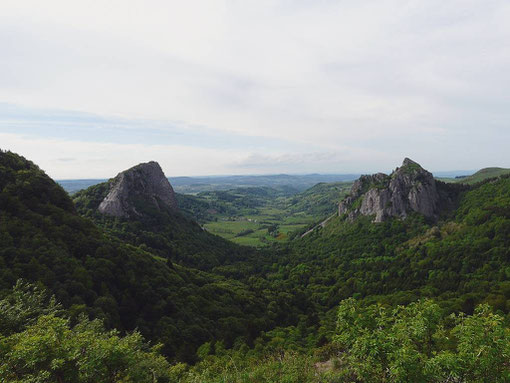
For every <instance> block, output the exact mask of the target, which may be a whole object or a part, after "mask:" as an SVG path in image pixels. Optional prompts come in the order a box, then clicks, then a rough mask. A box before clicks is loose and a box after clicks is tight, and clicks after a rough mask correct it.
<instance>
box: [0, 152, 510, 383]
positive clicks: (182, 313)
mask: <svg viewBox="0 0 510 383" xmlns="http://www.w3.org/2000/svg"><path fill="white" fill-rule="evenodd" d="M108 187H109V184H108V182H106V183H102V184H98V185H94V186H92V187H90V188H88V189H86V190H84V191H81V192H78V193H77V194H75V195H74V196H73V199H71V198H70V197H69V196H68V195H67V193H66V192H65V191H64V190H63V189H62V188H61V187H60V186H58V185H57V184H56V183H55V182H53V181H52V180H51V179H50V178H49V177H48V176H46V175H45V174H44V172H43V171H42V170H40V169H39V168H38V167H37V166H36V165H34V164H33V163H31V162H30V161H27V160H25V159H24V158H22V157H20V156H18V155H16V154H13V153H10V152H1V153H0V298H1V299H2V300H1V302H0V308H1V310H0V360H1V361H2V364H1V367H0V378H1V379H2V381H6V382H21V381H24V382H28V381H33V382H129V381H131V382H153V381H161V382H165V381H166V382H169V381H170V382H174V381H175V382H178V381H182V382H390V381H391V382H410V381H412V382H489V381H490V382H508V381H510V330H509V327H510V314H509V313H510V177H509V176H505V175H503V176H500V177H498V178H490V179H486V180H483V181H481V182H478V183H476V184H473V185H471V186H469V187H467V186H466V187H464V188H462V190H461V191H460V194H459V195H458V198H457V199H456V201H455V208H454V209H451V210H449V211H445V213H444V214H443V215H442V216H441V217H440V218H439V219H438V220H431V219H426V218H425V217H423V216H421V215H418V214H413V215H411V216H409V217H408V218H407V219H405V220H403V219H390V220H387V221H385V222H381V223H377V224H374V223H372V220H371V218H370V217H359V218H357V219H356V220H355V221H354V222H351V221H349V220H346V219H345V217H339V216H338V215H337V216H335V217H333V218H332V219H331V220H330V221H329V222H328V224H327V225H325V226H324V227H322V226H317V228H316V229H315V230H313V231H312V232H311V233H310V234H309V235H307V236H305V237H303V238H300V236H299V235H297V236H295V237H294V239H293V240H291V241H287V242H283V243H279V244H275V245H273V246H271V247H268V248H265V249H261V250H256V249H253V248H248V247H244V246H239V245H236V244H233V243H231V242H229V241H226V240H224V239H222V238H220V237H217V236H215V235H212V234H210V233H208V232H207V231H204V230H203V229H202V228H201V226H200V225H199V224H197V223H196V222H195V221H194V219H193V218H192V215H193V214H192V212H193V211H194V210H193V209H195V211H206V210H207V209H205V210H204V209H203V208H201V207H200V206H201V205H200V203H203V201H197V199H196V198H195V199H193V197H190V198H189V199H187V200H185V201H184V200H182V199H181V200H180V201H179V202H180V203H183V202H185V203H186V205H185V206H186V208H185V209H184V210H187V213H186V211H185V212H184V214H183V213H182V212H178V211H172V210H163V211H154V210H153V209H150V208H149V207H147V211H143V213H144V214H141V215H140V217H138V218H136V219H134V218H129V219H126V218H113V217H107V216H104V215H102V214H100V213H99V212H98V211H97V207H98V205H99V203H100V202H101V201H102V199H103V198H104V197H105V195H106V193H107V192H108ZM317 189H319V190H321V189H322V190H323V189H327V188H325V187H324V186H318V187H317ZM329 190H330V191H332V192H334V193H337V192H338V191H335V190H333V189H329ZM238 192H239V191H238ZM238 192H237V193H238ZM259 192H260V193H264V192H267V190H266V191H264V189H260V190H259ZM305 193H306V192H305ZM313 195H314V196H315V195H317V194H316V193H314V194H313ZM226 196H229V194H228V193H227V194H226ZM300 201H304V202H303V203H305V202H306V201H307V200H306V198H301V199H300V200H299V201H298V200H296V201H295V202H296V203H295V205H296V206H297V205H298V202H300ZM325 201H329V199H328V198H327V197H325ZM253 203H254V204H256V203H257V199H256V198H255V197H254V200H253ZM230 206H232V204H231V205H230ZM314 206H318V207H317V209H324V210H320V211H321V212H324V213H326V214H330V213H331V211H330V210H328V209H329V208H328V207H327V206H329V205H328V204H322V205H321V203H320V201H319V204H317V205H314ZM141 208H143V206H142V207H141ZM296 208H298V206H297V207H296ZM299 208H300V209H302V207H299ZM321 214H322V213H321Z"/></svg>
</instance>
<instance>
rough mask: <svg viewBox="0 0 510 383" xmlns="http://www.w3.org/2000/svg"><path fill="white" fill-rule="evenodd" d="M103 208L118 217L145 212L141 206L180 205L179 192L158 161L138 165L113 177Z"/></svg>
mask: <svg viewBox="0 0 510 383" xmlns="http://www.w3.org/2000/svg"><path fill="white" fill-rule="evenodd" d="M109 183H110V190H109V192H108V195H107V196H106V197H105V198H104V200H103V201H102V202H101V204H100V205H99V208H98V209H99V211H100V212H101V213H103V214H106V215H110V216H114V217H129V216H133V215H135V216H140V215H143V213H142V212H141V209H140V207H141V206H142V207H149V208H155V209H156V210H158V211H161V210H162V209H164V208H170V209H172V210H176V209H177V200H176V198H175V193H174V190H173V188H172V186H171V185H170V182H168V179H167V178H166V177H165V174H164V173H163V170H161V167H160V166H159V164H158V163H157V162H154V161H151V162H147V163H142V164H139V165H136V166H134V167H132V168H130V169H128V170H125V171H123V172H121V173H119V174H118V175H117V176H116V177H115V178H114V179H112V180H110V182H109Z"/></svg>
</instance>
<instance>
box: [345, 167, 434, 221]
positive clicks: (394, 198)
mask: <svg viewBox="0 0 510 383" xmlns="http://www.w3.org/2000/svg"><path fill="white" fill-rule="evenodd" d="M441 198H442V197H441V195H440V193H439V191H438V188H437V185H436V180H435V179H434V177H433V176H432V174H431V173H429V172H428V171H426V170H425V169H423V168H422V167H421V166H420V165H419V164H418V163H416V162H414V161H413V160H411V159H409V158H406V159H404V161H403V163H402V166H401V167H399V168H397V169H395V171H394V172H393V173H391V174H390V175H386V174H383V173H377V174H374V175H366V176H361V177H360V178H359V179H358V180H357V181H356V182H355V183H354V185H353V186H352V189H351V192H350V194H349V196H348V197H346V198H345V199H344V200H343V201H342V202H341V203H340V205H339V208H338V212H339V215H343V214H346V215H347V217H348V218H349V219H351V220H353V219H355V218H356V217H358V216H360V215H367V216H374V222H382V221H384V220H386V219H388V218H390V217H398V218H406V217H407V216H408V215H409V213H411V212H418V213H420V214H423V215H424V216H426V217H429V218H436V217H437V216H438V214H439V210H440V207H441V206H442V205H444V204H443V201H441Z"/></svg>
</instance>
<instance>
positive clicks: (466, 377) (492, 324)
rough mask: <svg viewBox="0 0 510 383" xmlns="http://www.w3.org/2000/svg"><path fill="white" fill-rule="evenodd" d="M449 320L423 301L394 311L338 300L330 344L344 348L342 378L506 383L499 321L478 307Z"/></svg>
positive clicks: (506, 334)
mask: <svg viewBox="0 0 510 383" xmlns="http://www.w3.org/2000/svg"><path fill="white" fill-rule="evenodd" d="M453 319H454V321H452V318H451V317H445V316H444V313H443V312H442V310H441V309H440V307H439V306H438V305H437V304H435V303H433V302H432V301H428V300H425V301H421V302H417V303H412V304H410V305H408V306H406V307H403V306H398V307H396V308H394V309H391V308H386V307H384V306H381V305H371V306H368V307H363V306H361V305H360V303H359V302H356V301H355V300H354V299H348V300H345V301H343V302H342V303H341V304H340V307H339V310H338V320H337V330H336V332H337V334H336V335H335V337H334V341H335V342H337V343H338V344H339V345H340V346H341V347H342V348H343V350H344V352H343V354H342V357H341V358H342V366H343V367H342V368H343V370H344V375H345V376H351V377H352V381H363V382H417V383H418V382H446V381H458V382H507V381H508V380H509V379H510V365H509V364H508V361H509V360H510V330H509V329H508V328H505V327H504V325H503V318H502V317H501V316H499V315H496V314H493V313H492V312H491V310H490V308H489V307H488V306H487V305H482V306H479V307H478V308H477V309H476V311H475V313H474V314H473V315H472V316H468V315H459V316H454V317H453ZM452 323H453V324H454V325H452ZM452 326H453V327H452Z"/></svg>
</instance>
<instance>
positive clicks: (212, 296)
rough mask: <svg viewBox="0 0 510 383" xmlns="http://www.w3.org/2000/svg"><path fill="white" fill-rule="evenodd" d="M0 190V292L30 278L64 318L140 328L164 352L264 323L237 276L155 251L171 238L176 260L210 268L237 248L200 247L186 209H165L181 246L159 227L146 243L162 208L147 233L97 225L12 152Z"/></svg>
mask: <svg viewBox="0 0 510 383" xmlns="http://www.w3.org/2000/svg"><path fill="white" fill-rule="evenodd" d="M0 190H1V193H0V213H1V215H0V238H1V241H0V289H1V291H2V294H5V293H6V291H7V290H9V289H10V288H11V286H12V285H14V284H15V283H16V281H17V280H18V279H19V278H24V279H26V280H28V281H34V282H35V281H37V282H38V283H41V284H42V285H44V286H46V287H47V288H49V289H50V291H52V292H53V293H54V294H55V295H56V298H57V300H58V301H59V302H61V303H62V304H63V305H64V307H66V308H67V309H68V312H69V315H70V316H71V318H77V317H78V316H79V314H81V313H86V314H88V315H89V316H90V317H93V318H100V319H102V320H104V322H105V325H106V326H107V327H108V328H117V329H119V330H121V331H124V330H133V329H135V328H138V329H139V330H140V331H141V332H142V334H144V335H145V336H147V337H148V338H149V339H151V340H157V341H160V342H162V343H163V345H164V347H163V352H164V353H165V354H166V355H167V356H169V357H175V358H177V359H179V360H187V361H193V360H194V359H195V350H196V348H197V347H198V346H199V345H201V344H202V343H204V342H205V341H208V340H212V339H225V341H226V343H227V344H232V342H233V341H234V339H236V338H237V337H239V336H241V337H245V339H247V340H250V339H253V338H254V337H255V336H256V335H257V334H258V332H259V331H260V330H262V329H264V328H267V327H268V326H269V325H270V322H269V321H268V320H267V318H266V316H265V313H264V306H265V299H264V298H262V297H261V296H260V294H258V293H256V292H255V291H253V290H251V289H248V288H247V287H246V286H245V285H243V284H242V283H240V282H238V281H232V280H229V279H226V278H225V277H223V276H221V275H219V274H216V275H213V274H207V273H204V272H200V271H198V270H197V269H192V268H187V267H185V266H182V265H179V264H174V263H173V262H172V260H171V259H169V258H170V257H169V256H168V254H165V257H158V256H157V255H158V254H159V250H161V248H162V247H163V248H164V246H165V245H166V244H167V243H168V242H170V243H172V247H171V249H174V248H175V249H176V250H175V252H173V253H172V256H174V255H175V254H182V255H181V258H182V259H183V262H182V263H183V264H204V263H205V260H207V266H204V267H203V268H204V269H211V268H213V265H218V264H221V261H222V260H224V259H236V257H237V256H239V254H242V253H243V252H242V251H240V250H238V249H237V248H235V247H233V245H229V244H228V243H226V242H225V241H223V240H221V239H219V238H213V241H212V242H213V243H216V244H220V245H218V248H217V249H216V253H210V252H208V251H207V250H208V249H210V248H211V246H212V245H211V244H210V243H207V240H206V241H201V238H203V237H206V238H210V237H211V236H210V235H207V234H206V233H202V231H201V230H200V228H199V227H198V226H197V225H196V224H193V223H191V222H189V221H187V220H186V219H185V218H183V217H173V218H175V220H176V225H174V226H177V225H178V224H180V223H181V222H182V225H183V226H184V225H185V226H186V230H187V231H186V230H184V233H185V235H190V236H191V239H190V240H189V243H188V245H187V246H185V247H184V248H185V250H181V248H180V247H179V243H181V242H182V243H186V238H179V239H180V241H181V242H173V241H172V238H173V237H172V236H173V235H175V236H176V235H177V234H176V233H174V232H171V234H168V233H167V235H169V237H167V239H166V240H165V241H166V242H163V244H159V243H156V244H154V243H155V242H156V241H157V240H158V239H161V238H164V236H163V235H162V234H161V232H159V231H158V230H163V231H164V230H166V229H168V226H165V225H162V224H161V220H162V219H163V218H161V217H159V218H158V217H155V218H154V221H151V222H150V223H151V224H153V225H154V231H155V233H154V234H153V235H152V236H148V237H144V236H143V235H144V234H145V233H147V231H146V230H141V229H140V227H143V224H142V223H138V224H136V223H129V222H124V223H120V222H116V221H114V222H110V224H111V225H112V228H111V230H109V231H108V230H107V231H105V232H103V231H102V230H100V229H99V228H98V227H97V226H95V225H94V223H92V221H91V220H90V219H88V218H84V217H81V216H80V215H78V213H77V211H76V209H75V207H74V204H73V202H72V201H71V200H70V198H69V197H68V196H67V194H66V193H65V192H64V190H63V189H62V188H61V187H60V186H58V185H57V184H55V182H53V181H52V180H51V179H50V178H49V177H47V176H46V175H45V174H44V172H42V171H41V170H40V169H39V168H38V167H37V166H36V165H34V164H33V163H31V162H30V161H27V160H25V159H24V158H22V157H20V156H18V155H15V154H13V153H10V152H1V153H0ZM158 219H159V220H158ZM179 220H181V221H179ZM131 225H133V226H131ZM117 227H118V228H117ZM126 228H128V229H129V230H131V231H128V230H127V229H126ZM137 230H140V231H137ZM109 232H111V233H114V234H119V233H120V234H119V236H118V237H116V236H114V235H112V234H111V233H109ZM178 233H181V231H179V232H178ZM190 233H191V234H190ZM193 233H198V234H197V235H198V237H193V235H194V234H193ZM136 235H139V236H140V237H139V238H137V237H136ZM170 235H172V236H170ZM200 235H202V236H200ZM121 239H122V240H121ZM151 241H154V242H151ZM193 249H199V250H197V251H196V253H192V250H193ZM172 251H173V250H172ZM180 251H182V253H179V252H180ZM200 251H203V252H204V254H206V255H207V256H206V255H204V256H202V257H201V256H200ZM248 254H249V253H248ZM176 257H177V258H179V257H178V256H176ZM222 257H223V258H222ZM229 257H230V258H229ZM179 259H180V258H179Z"/></svg>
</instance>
